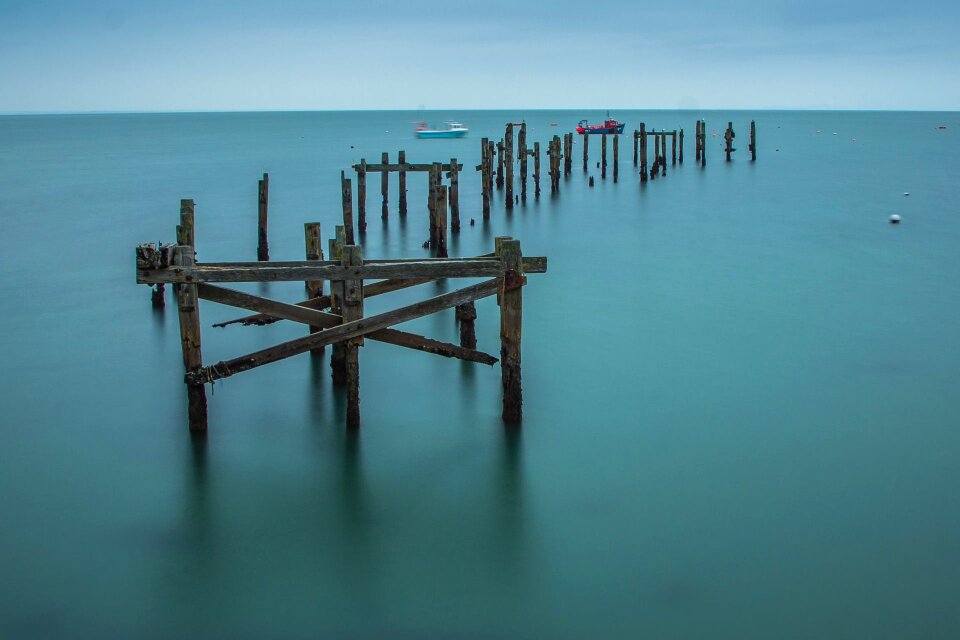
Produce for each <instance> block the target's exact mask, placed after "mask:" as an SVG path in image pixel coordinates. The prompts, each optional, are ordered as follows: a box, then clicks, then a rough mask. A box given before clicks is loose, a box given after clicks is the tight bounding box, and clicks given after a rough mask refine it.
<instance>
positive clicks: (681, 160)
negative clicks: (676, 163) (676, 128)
mask: <svg viewBox="0 0 960 640" xmlns="http://www.w3.org/2000/svg"><path fill="white" fill-rule="evenodd" d="M680 164H683V129H680Z"/></svg>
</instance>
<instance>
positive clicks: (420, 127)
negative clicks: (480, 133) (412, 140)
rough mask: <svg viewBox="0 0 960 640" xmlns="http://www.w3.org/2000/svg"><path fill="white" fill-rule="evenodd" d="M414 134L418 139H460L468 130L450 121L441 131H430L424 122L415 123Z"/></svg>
mask: <svg viewBox="0 0 960 640" xmlns="http://www.w3.org/2000/svg"><path fill="white" fill-rule="evenodd" d="M416 125H417V128H416V129H415V130H414V133H415V134H416V136H417V137H418V138H462V137H463V136H465V135H467V132H468V131H470V129H468V128H466V127H465V126H463V124H461V123H459V122H454V121H453V120H450V121H448V122H446V123H445V128H443V129H431V128H429V126H428V125H427V123H426V122H417V123H416Z"/></svg>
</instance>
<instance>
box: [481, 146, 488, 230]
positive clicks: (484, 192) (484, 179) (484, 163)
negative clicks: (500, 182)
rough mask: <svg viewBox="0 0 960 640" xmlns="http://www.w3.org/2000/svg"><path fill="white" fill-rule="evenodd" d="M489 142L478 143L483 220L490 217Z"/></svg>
mask: <svg viewBox="0 0 960 640" xmlns="http://www.w3.org/2000/svg"><path fill="white" fill-rule="evenodd" d="M489 185H490V141H489V140H488V139H487V138H484V139H482V140H481V141H480V196H481V198H482V199H483V219H484V220H487V219H488V218H489V217H490V191H489Z"/></svg>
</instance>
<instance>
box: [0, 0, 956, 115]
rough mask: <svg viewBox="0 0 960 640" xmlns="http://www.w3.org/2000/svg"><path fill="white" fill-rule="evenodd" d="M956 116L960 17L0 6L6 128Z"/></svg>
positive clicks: (561, 3) (823, 2) (278, 2)
mask: <svg viewBox="0 0 960 640" xmlns="http://www.w3.org/2000/svg"><path fill="white" fill-rule="evenodd" d="M421 106H423V107H426V108H427V109H496V108H527V109H537V108H541V109H547V108H556V109H560V108H594V109H616V108H652V109H654V108H663V109H676V108H691V109H710V108H734V109H736V108H744V109H758V108H782V109H792V108H795V109H948V110H956V109H960V2H958V1H957V0H951V1H949V2H948V1H946V0H913V1H912V2H904V1H903V0H900V1H899V2H894V1H892V0H869V1H867V0H807V1H805V2H799V1H798V2H789V1H787V0H762V1H761V0H726V1H724V2H709V1H707V0H688V1H685V0H667V2H662V3H649V4H648V3H642V2H636V1H629V0H605V1H604V2H602V3H597V4H592V3H590V2H585V1H583V0H579V1H577V2H573V1H572V0H554V1H552V2H543V1H539V2H535V1H531V0H512V1H508V0H485V1H484V2H459V3H455V2H449V3H446V4H444V3H442V2H439V1H438V0H432V1H430V2H427V1H424V0H407V1H404V0H395V1H389V2H388V1H382V0H360V1H352V0H343V1H341V2H328V1H326V0H317V1H313V2H307V1H304V0H286V1H285V0H275V1H266V2H265V1H263V0H261V1H258V2H253V1H252V0H234V1H232V2H225V1H222V0H167V1H166V2H157V1H155V0H142V1H140V2H133V1H130V2H121V1H117V0H98V1H90V2H84V1H83V0H75V1H73V2H70V1H66V0H0V112H3V113H24V112H88V111H234V110H315V109H417V108H419V107H421Z"/></svg>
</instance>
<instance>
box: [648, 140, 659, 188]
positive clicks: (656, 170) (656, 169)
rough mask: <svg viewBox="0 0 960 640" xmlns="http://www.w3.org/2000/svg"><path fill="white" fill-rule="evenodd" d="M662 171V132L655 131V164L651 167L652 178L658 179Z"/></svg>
mask: <svg viewBox="0 0 960 640" xmlns="http://www.w3.org/2000/svg"><path fill="white" fill-rule="evenodd" d="M659 173H660V134H659V133H657V132H656V131H654V132H653V166H652V167H650V179H651V180H656V179H657V175H658V174H659Z"/></svg>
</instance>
